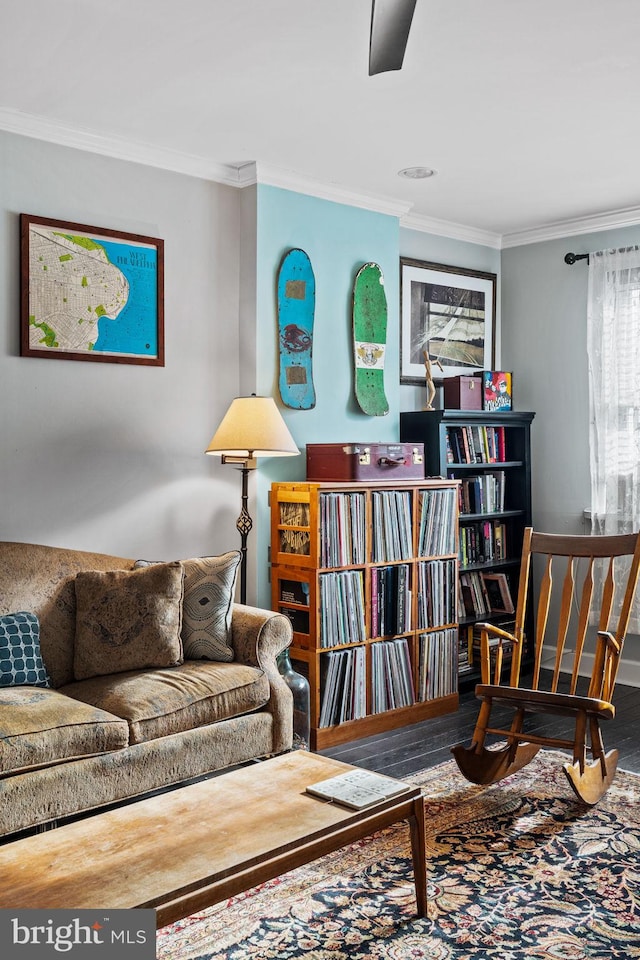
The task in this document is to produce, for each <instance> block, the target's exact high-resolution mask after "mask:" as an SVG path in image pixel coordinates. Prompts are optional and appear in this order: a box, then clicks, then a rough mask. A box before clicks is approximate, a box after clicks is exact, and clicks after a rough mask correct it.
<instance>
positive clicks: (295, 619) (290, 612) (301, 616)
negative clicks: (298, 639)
mask: <svg viewBox="0 0 640 960" xmlns="http://www.w3.org/2000/svg"><path fill="white" fill-rule="evenodd" d="M279 612H280V613H282V614H284V616H285V617H287V619H288V620H289V622H290V623H291V627H292V629H293V632H294V633H305V634H308V633H309V611H308V610H296V609H295V607H280V610H279Z"/></svg>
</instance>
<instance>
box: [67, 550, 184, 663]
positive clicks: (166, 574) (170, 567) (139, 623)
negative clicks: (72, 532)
mask: <svg viewBox="0 0 640 960" xmlns="http://www.w3.org/2000/svg"><path fill="white" fill-rule="evenodd" d="M75 591H76V638H75V649H74V660H73V672H74V676H75V679H76V680H86V679H87V678H89V677H96V676H104V675H106V674H112V673H120V672H124V671H128V670H142V669H145V668H147V667H166V666H171V665H173V664H177V663H181V662H182V659H183V654H182V641H181V638H180V628H181V625H182V591H183V569H182V564H180V563H159V564H155V565H154V566H150V567H146V568H144V569H141V570H110V571H107V572H100V571H88V572H84V573H78V574H77V576H76V580H75Z"/></svg>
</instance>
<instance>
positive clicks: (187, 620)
mask: <svg viewBox="0 0 640 960" xmlns="http://www.w3.org/2000/svg"><path fill="white" fill-rule="evenodd" d="M240 559H241V554H240V551H239V550H230V551H229V552H228V553H223V554H221V555H220V556H217V557H195V558H193V559H191V560H183V561H182V566H183V567H184V599H183V602H182V648H183V651H184V658H185V660H201V659H202V660H219V661H220V662H221V663H230V662H231V660H233V658H234V650H233V644H232V642H231V616H232V612H233V596H234V591H235V588H236V579H237V576H238V569H239V567H240ZM158 562H159V561H154V560H136V564H135V565H136V567H148V566H152V565H153V564H154V563H158Z"/></svg>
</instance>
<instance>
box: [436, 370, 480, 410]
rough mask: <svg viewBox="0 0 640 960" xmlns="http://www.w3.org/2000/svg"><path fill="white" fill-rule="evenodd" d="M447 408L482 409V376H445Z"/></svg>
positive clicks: (445, 402) (445, 404)
mask: <svg viewBox="0 0 640 960" xmlns="http://www.w3.org/2000/svg"><path fill="white" fill-rule="evenodd" d="M442 382H443V384H444V406H445V410H482V377H464V376H462V377H445V378H444V380H443V381H442Z"/></svg>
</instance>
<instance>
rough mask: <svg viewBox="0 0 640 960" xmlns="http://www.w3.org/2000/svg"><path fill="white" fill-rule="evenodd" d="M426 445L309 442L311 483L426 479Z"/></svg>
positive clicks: (308, 475) (308, 458)
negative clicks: (315, 481)
mask: <svg viewBox="0 0 640 960" xmlns="http://www.w3.org/2000/svg"><path fill="white" fill-rule="evenodd" d="M424 475H425V474H424V443H308V444H307V480H334V481H335V480H368V481H371V482H378V481H380V480H394V481H395V480H422V479H423V478H424Z"/></svg>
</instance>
